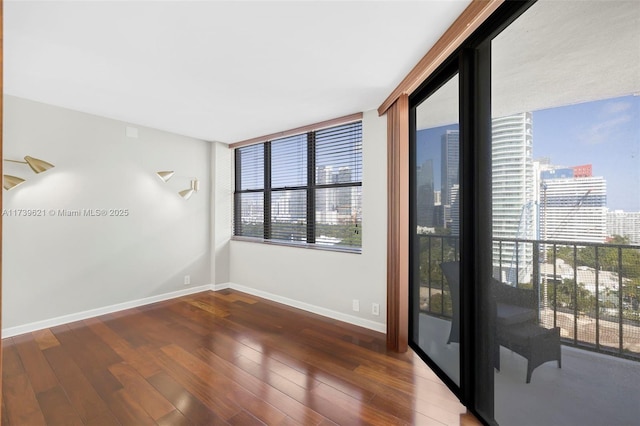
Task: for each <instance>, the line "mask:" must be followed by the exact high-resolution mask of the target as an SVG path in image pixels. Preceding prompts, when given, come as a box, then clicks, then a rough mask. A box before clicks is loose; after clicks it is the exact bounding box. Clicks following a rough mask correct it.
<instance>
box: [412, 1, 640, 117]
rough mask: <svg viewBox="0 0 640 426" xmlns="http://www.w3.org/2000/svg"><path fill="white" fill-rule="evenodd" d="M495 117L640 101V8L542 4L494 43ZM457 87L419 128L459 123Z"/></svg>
mask: <svg viewBox="0 0 640 426" xmlns="http://www.w3.org/2000/svg"><path fill="white" fill-rule="evenodd" d="M491 52H492V58H491V60H492V69H491V72H492V87H491V88H492V109H493V110H492V114H493V116H494V117H503V116H506V115H510V114H514V113H518V112H524V111H536V110H540V109H546V108H552V107H558V106H564V105H570V104H576V103H581V102H588V101H593V100H596V99H607V98H613V97H618V96H623V95H630V94H636V95H640V1H639V0H630V1H621V0H614V1H579V2H576V1H557V0H539V1H538V2H537V3H536V4H534V5H533V6H531V8H530V9H529V10H527V12H525V13H524V14H523V15H522V16H520V17H519V18H518V19H517V20H516V21H515V22H514V23H513V24H512V25H510V26H509V27H507V28H506V29H505V30H504V31H503V32H502V33H501V34H500V35H498V36H497V37H496V38H495V39H494V40H493V41H492V43H491ZM457 93H458V87H457V85H456V84H447V85H445V86H443V87H442V88H441V90H439V91H438V92H436V93H434V95H433V96H432V97H431V98H430V101H429V102H425V103H422V104H421V105H420V107H419V109H418V118H417V125H418V128H420V129H425V128H430V127H438V126H442V125H446V124H451V123H454V122H456V121H457V120H458V98H457V96H458V95H457Z"/></svg>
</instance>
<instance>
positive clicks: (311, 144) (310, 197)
mask: <svg viewBox="0 0 640 426" xmlns="http://www.w3.org/2000/svg"><path fill="white" fill-rule="evenodd" d="M315 242H316V134H315V132H309V133H307V243H309V244H315Z"/></svg>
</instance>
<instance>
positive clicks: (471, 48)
mask: <svg viewBox="0 0 640 426" xmlns="http://www.w3.org/2000/svg"><path fill="white" fill-rule="evenodd" d="M639 95H640V3H639V2H637V1H614V2H602V1H581V2H557V1H545V0H540V1H538V2H535V3H533V2H526V3H524V2H505V4H504V5H503V6H501V7H500V8H499V9H498V10H497V11H496V12H495V13H494V15H493V16H492V17H491V18H490V19H488V20H487V21H486V23H485V24H484V25H483V26H481V28H480V29H479V30H478V31H477V32H476V33H474V34H473V35H472V36H471V37H470V38H469V39H468V40H467V41H466V42H465V43H463V45H462V47H461V48H460V49H459V50H458V51H457V52H455V53H454V54H453V55H452V56H451V57H450V58H449V59H448V60H447V61H445V63H444V64H443V65H442V66H440V68H439V69H438V70H437V71H436V72H435V73H434V74H433V75H432V76H430V77H429V79H428V80H427V81H426V82H425V83H424V84H423V85H422V86H421V87H420V88H419V89H418V90H417V91H416V92H414V93H413V94H412V95H411V96H410V107H411V138H412V139H411V150H410V155H411V159H410V160H411V165H412V170H411V173H412V175H411V179H410V182H411V193H410V195H411V214H412V217H411V228H410V235H411V236H412V241H411V275H410V277H411V287H410V290H411V291H410V297H411V300H410V307H411V310H410V315H411V317H410V332H411V333H410V337H411V346H412V348H413V349H414V350H416V352H417V353H418V354H419V355H420V356H421V357H422V358H423V359H425V360H426V362H427V363H428V364H429V365H430V366H432V367H433V368H434V370H435V371H436V372H437V373H438V374H439V375H440V377H442V378H443V380H444V381H445V383H447V384H448V385H449V387H450V388H451V389H452V390H453V391H454V392H456V393H457V395H458V396H459V397H460V398H461V400H462V402H463V403H465V404H466V405H467V406H468V407H469V408H470V409H472V410H473V411H474V412H475V413H476V414H477V415H478V416H480V417H482V418H483V420H484V421H486V422H487V423H489V424H502V425H541V424H562V425H603V424H611V425H627V424H636V423H637V422H638V419H639V418H640V404H638V395H640V96H639Z"/></svg>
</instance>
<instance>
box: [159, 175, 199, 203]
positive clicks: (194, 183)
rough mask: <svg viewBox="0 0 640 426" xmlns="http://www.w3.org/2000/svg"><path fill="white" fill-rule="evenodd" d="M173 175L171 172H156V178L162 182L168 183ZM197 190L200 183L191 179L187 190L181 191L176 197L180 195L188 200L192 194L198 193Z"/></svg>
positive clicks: (195, 179)
mask: <svg viewBox="0 0 640 426" xmlns="http://www.w3.org/2000/svg"><path fill="white" fill-rule="evenodd" d="M174 174H175V172H174V171H173V170H165V171H160V172H156V175H158V177H159V178H160V179H162V181H163V182H168V181H169V179H171V178H172V177H173V175H174ZM198 189H200V182H199V181H198V179H197V178H193V179H191V184H190V186H189V188H187V189H183V190H182V191H180V192H178V195H180V196H181V197H182V198H184V199H185V200H188V199H189V198H191V196H192V195H193V193H194V192H198Z"/></svg>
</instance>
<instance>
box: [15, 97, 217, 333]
mask: <svg viewBox="0 0 640 426" xmlns="http://www.w3.org/2000/svg"><path fill="white" fill-rule="evenodd" d="M126 127H127V124H126V123H123V122H118V121H115V120H110V119H105V118H101V117H97V116H93V115H89V114H84V113H79V112H75V111H70V110H66V109H62V108H57V107H53V106H50V105H45V104H41V103H37V102H32V101H28V100H25V99H21V98H15V97H11V96H5V97H4V158H11V159H22V157H24V156H25V155H30V156H33V157H37V158H41V159H43V160H46V161H48V162H50V163H53V164H54V165H55V168H53V169H50V170H48V171H47V172H45V173H42V174H38V175H36V174H34V173H33V172H32V171H31V170H30V169H29V167H28V166H26V165H20V164H11V163H6V162H5V163H4V166H5V170H4V173H5V174H12V175H16V176H20V177H23V178H26V179H27V181H26V182H25V183H23V184H22V185H21V186H19V187H17V188H14V189H12V190H11V191H3V195H4V209H5V212H8V211H11V210H12V209H43V210H44V211H45V212H46V216H45V217H15V216H8V215H6V214H5V216H4V218H3V259H2V263H3V271H2V272H3V288H2V290H3V298H2V302H3V309H2V316H3V323H2V325H3V327H5V328H11V327H18V326H22V325H25V324H29V323H33V322H37V321H43V320H48V319H51V318H56V317H60V316H64V315H69V314H74V313H78V312H82V311H86V310H91V309H96V308H101V307H105V306H109V305H113V304H118V303H123V302H127V301H132V300H136V299H141V298H147V297H150V296H156V295H161V294H165V293H169V292H174V291H179V290H184V289H187V288H188V287H185V286H184V285H183V282H184V275H187V274H188V275H190V276H191V287H195V286H199V285H208V284H210V283H211V282H212V279H213V275H214V274H216V271H215V268H212V262H211V244H210V241H211V236H212V232H211V230H210V227H209V223H210V200H211V185H210V181H211V178H210V177H211V170H210V165H211V159H212V158H214V157H215V156H214V155H213V153H212V148H211V144H210V143H208V142H204V141H199V140H195V139H191V138H187V137H182V136H178V135H174V134H170V133H166V132H161V131H158V130H153V129H149V128H144V127H137V128H138V131H139V137H138V138H137V139H136V138H130V137H127V136H126V135H125V129H126ZM133 127H136V126H133ZM158 170H175V171H176V175H175V176H174V177H173V179H172V180H170V181H169V182H167V183H163V182H162V181H161V180H160V179H158V178H157V176H155V172H156V171H158ZM190 177H198V178H199V179H200V191H199V192H198V193H197V194H194V195H193V197H192V198H191V199H190V200H188V201H185V200H183V199H181V198H180V197H179V196H178V195H177V192H178V191H179V190H181V189H185V188H188V187H189V178H190ZM59 209H68V210H75V209H128V210H129V215H128V216H127V217H61V216H60V215H59V214H58V210H59ZM52 210H53V211H55V212H56V215H55V216H52V215H50V213H49V211H52Z"/></svg>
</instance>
